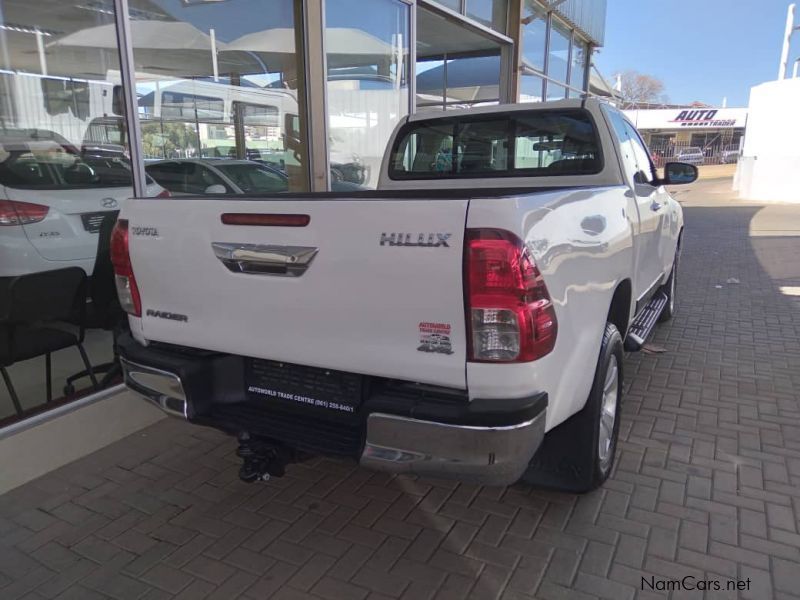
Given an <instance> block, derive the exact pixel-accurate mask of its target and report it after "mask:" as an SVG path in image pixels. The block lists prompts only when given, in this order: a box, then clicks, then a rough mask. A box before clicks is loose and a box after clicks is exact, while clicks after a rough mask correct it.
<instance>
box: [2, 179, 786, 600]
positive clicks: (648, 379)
mask: <svg viewBox="0 0 800 600" xmlns="http://www.w3.org/2000/svg"><path fill="white" fill-rule="evenodd" d="M729 185H730V182H729V180H724V181H719V180H715V181H705V182H702V183H699V184H696V185H695V186H694V187H693V189H691V190H681V192H680V193H679V194H678V196H677V197H678V198H680V199H681V200H682V201H683V202H684V204H685V207H686V222H687V227H686V235H685V244H684V254H683V261H682V264H681V272H680V279H679V297H680V302H681V304H680V308H679V314H678V316H677V317H676V318H675V320H674V322H673V323H672V324H670V325H667V326H663V327H661V328H660V329H659V330H658V332H657V334H656V336H655V338H654V339H653V340H652V341H651V345H650V350H651V352H652V353H640V354H638V355H635V356H631V357H629V359H628V360H627V362H626V365H625V366H626V369H627V370H626V377H627V386H626V387H628V393H627V397H626V403H625V406H624V409H623V421H622V429H621V437H622V442H621V451H620V453H619V455H618V459H617V464H616V468H615V472H614V474H613V476H612V478H611V479H610V480H609V481H608V482H607V483H606V484H605V486H604V487H603V488H602V489H600V490H598V491H596V492H594V493H591V494H587V495H585V496H580V497H578V496H574V495H569V494H556V493H550V492H544V491H538V490H534V489H530V488H527V487H522V486H515V487H511V488H508V489H497V488H479V487H476V486H471V485H464V484H458V483H455V482H450V481H439V480H424V479H416V478H414V477H389V476H386V475H383V474H377V473H372V472H369V471H366V470H363V469H359V468H356V467H355V466H353V465H351V464H347V463H344V462H338V461H330V460H315V461H313V462H311V463H306V464H304V465H298V466H294V467H292V468H291V469H290V471H289V473H288V475H287V476H286V477H284V478H282V479H278V480H273V481H271V482H269V483H266V484H255V485H245V484H242V483H240V482H239V481H238V479H237V474H236V471H237V460H236V458H235V456H234V454H233V452H234V444H233V443H232V442H231V440H228V439H226V438H224V437H223V436H221V435H218V434H217V433H215V432H213V431H209V430H204V429H200V428H196V427H192V426H189V425H186V424H184V423H181V422H179V421H176V420H172V419H169V420H165V421H161V422H159V423H157V424H156V425H154V426H152V427H150V428H148V429H146V430H143V431H141V432H140V433H138V434H136V435H133V436H130V437H128V438H126V439H123V440H121V441H120V442H117V443H115V444H113V445H112V446H109V447H107V448H105V449H103V450H101V451H99V452H97V453H95V454H93V455H90V456H88V457H86V458H84V459H82V460H79V461H77V462H75V463H72V464H70V465H68V466H66V467H63V468H61V469H58V470H57V471H54V472H53V473H51V474H50V475H48V476H46V477H43V478H41V479H39V480H36V481H34V482H32V483H30V484H27V485H25V486H23V487H21V488H17V489H16V490H14V491H12V492H10V493H8V494H6V495H4V496H0V597H2V598H3V600H12V599H14V598H26V599H37V600H38V599H41V598H59V599H68V598H69V599H74V600H93V599H96V598H108V597H110V598H117V599H121V600H123V599H124V600H127V599H131V600H133V599H146V600H157V599H162V598H163V599H166V598H182V599H189V600H199V599H201V598H215V599H218V598H237V597H243V598H251V599H254V600H256V599H257V600H262V599H266V598H275V599H299V598H326V599H343V600H351V599H362V598H367V597H368V598H373V599H378V598H398V597H400V598H408V599H411V600H418V599H423V598H431V597H437V598H454V599H461V598H466V597H474V598H481V599H483V598H496V597H502V598H508V599H522V598H531V597H536V598H570V599H582V598H592V597H603V598H609V599H614V600H617V599H624V598H634V597H637V598H665V597H667V595H668V593H667V592H664V591H651V588H650V587H649V586H653V587H654V588H655V589H656V590H663V589H673V590H675V589H676V588H675V587H674V586H675V585H676V584H675V583H671V582H670V580H676V579H677V580H680V581H681V583H682V584H685V585H692V582H694V585H695V586H697V585H698V583H700V582H701V580H710V582H711V583H710V585H711V584H713V583H714V582H717V583H719V584H720V586H721V587H722V591H719V592H717V591H711V592H707V593H706V595H705V597H706V598H714V599H717V598H728V597H735V595H736V593H735V592H732V591H725V589H726V586H727V584H728V582H729V581H730V580H733V581H734V585H735V584H736V581H735V580H739V581H740V583H739V585H740V586H742V587H745V586H749V591H743V592H741V596H742V597H745V598H755V599H763V598H770V597H773V598H800V533H799V529H798V527H800V522H799V521H798V516H800V398H799V397H798V393H797V392H796V391H795V390H796V389H798V388H800V335H798V334H800V207H790V206H789V207H785V206H778V205H771V206H764V205H747V204H746V203H742V202H737V201H732V200H730V194H728V193H725V190H726V188H729ZM43 451H46V449H43ZM687 576H688V577H687ZM684 578H686V579H684ZM748 581H749V583H747V582H748ZM670 585H672V586H673V587H671V588H670V587H669V586H670ZM700 585H701V587H702V583H701V584H700ZM711 589H712V590H713V587H712V588H711ZM740 589H741V588H740ZM672 597H673V598H698V599H699V598H703V597H704V596H703V592H701V591H692V592H686V591H673V592H672Z"/></svg>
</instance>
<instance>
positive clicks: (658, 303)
mask: <svg viewBox="0 0 800 600" xmlns="http://www.w3.org/2000/svg"><path fill="white" fill-rule="evenodd" d="M545 142H546V144H545ZM545 146H546V147H545ZM443 148H452V155H453V159H452V160H450V161H438V160H435V157H436V156H437V154H438V153H439V150H441V149H443ZM537 148H538V149H537ZM509 149H513V150H511V151H514V152H515V153H516V155H517V158H518V160H508V157H507V156H506V153H508V152H509ZM554 156H557V157H560V158H558V159H556V160H553V157H554ZM664 172H665V174H664V177H663V178H658V177H657V175H656V171H655V167H654V165H653V164H652V161H651V160H650V157H649V153H648V151H647V148H646V146H645V144H644V143H643V142H642V141H641V138H640V137H639V135H638V133H637V132H636V130H635V128H634V127H633V125H631V123H630V122H629V121H627V120H626V118H625V117H624V116H623V114H622V113H621V112H619V111H618V110H616V109H615V108H613V107H611V106H610V105H607V104H604V103H601V102H599V101H596V100H593V99H584V100H566V101H565V100H561V101H559V102H553V103H547V102H545V103H540V104H519V105H506V106H487V107H481V108H474V109H468V110H454V111H448V112H447V113H446V114H444V115H443V116H438V115H431V114H430V113H423V114H417V115H411V116H407V117H405V118H403V119H402V121H401V123H400V124H399V126H398V127H397V129H396V130H395V132H394V134H393V136H392V138H391V140H390V142H389V145H388V148H387V151H386V154H385V156H384V160H383V163H382V168H381V172H380V177H379V182H378V191H371V190H370V191H351V192H345V193H334V194H330V193H321V194H314V193H309V194H295V195H293V196H292V197H291V199H290V201H287V198H285V197H282V196H280V195H274V196H261V197H258V198H257V199H251V198H247V197H245V198H240V197H236V196H231V197H220V198H190V197H185V196H184V197H177V198H175V199H174V201H171V202H151V201H148V200H138V199H133V200H131V201H129V202H127V203H126V204H125V206H124V207H123V210H122V214H121V215H120V217H121V218H120V220H119V221H118V223H117V228H116V230H115V234H114V237H113V242H112V253H113V255H114V257H115V261H116V262H115V269H116V273H117V281H118V286H119V288H118V289H119V295H120V300H121V303H122V305H123V306H124V307H125V309H126V310H127V312H128V313H129V315H130V324H131V328H130V329H131V334H130V335H125V336H122V337H120V340H119V350H120V353H121V356H122V365H123V369H124V373H125V383H126V385H127V386H128V387H129V388H130V389H131V390H133V391H134V392H137V393H138V394H141V395H142V396H143V397H145V398H146V399H148V400H149V401H151V402H153V403H154V404H156V405H158V406H159V407H161V408H162V409H164V410H165V411H166V412H167V413H169V414H171V415H173V416H178V417H180V418H182V419H187V420H189V421H190V422H192V423H196V424H201V425H206V426H210V427H214V428H217V429H220V430H222V431H225V432H228V433H231V434H234V435H236V436H237V437H238V440H239V444H240V448H239V452H238V454H239V456H240V457H242V458H243V461H244V462H243V465H242V467H241V470H240V473H239V475H240V477H241V478H242V479H243V480H245V481H254V480H258V479H265V478H269V477H270V476H280V475H282V474H283V473H284V470H285V468H286V466H287V465H288V464H289V463H291V462H292V461H294V460H300V459H301V458H302V457H303V456H306V455H307V453H315V454H323V455H334V456H344V457H349V458H351V459H353V460H357V461H359V462H360V464H362V465H363V466H366V467H369V468H373V469H378V470H382V471H387V472H392V473H398V472H412V473H418V474H424V475H433V476H442V477H456V478H460V479H463V480H468V481H472V482H477V483H481V484H488V485H507V484H510V483H513V482H515V481H518V480H520V479H522V480H523V481H526V482H531V483H535V484H538V485H547V486H551V487H556V488H559V489H563V490H572V491H586V490H589V489H592V488H595V487H597V486H599V485H600V484H602V482H603V481H604V480H605V479H606V478H607V477H608V475H609V473H610V471H611V469H612V466H613V462H614V454H615V450H616V445H617V437H618V433H619V427H620V400H621V395H622V390H623V377H622V372H623V369H622V361H623V347H625V348H627V349H628V350H630V351H636V350H638V349H640V348H641V347H642V346H643V344H644V343H645V340H647V339H648V336H649V335H650V334H651V332H652V331H653V328H654V326H655V324H656V322H657V321H666V320H668V319H670V318H671V317H672V315H673V314H674V312H675V310H676V297H677V296H676V293H677V290H676V286H675V282H676V272H677V268H678V264H679V263H678V260H677V258H678V255H679V252H680V246H681V244H680V241H681V234H682V231H683V216H682V211H681V207H680V205H679V204H678V203H677V202H676V201H675V200H674V199H673V198H672V197H671V196H670V195H669V193H668V192H667V190H666V188H665V185H664V184H678V183H690V182H691V181H693V180H694V179H695V178H696V177H697V168H696V167H695V166H693V165H689V164H685V163H667V164H666V165H665V168H664ZM620 208H622V210H621V209H620ZM147 228H150V229H155V230H157V231H158V236H157V237H156V236H153V235H151V234H150V233H149V230H148V229H147Z"/></svg>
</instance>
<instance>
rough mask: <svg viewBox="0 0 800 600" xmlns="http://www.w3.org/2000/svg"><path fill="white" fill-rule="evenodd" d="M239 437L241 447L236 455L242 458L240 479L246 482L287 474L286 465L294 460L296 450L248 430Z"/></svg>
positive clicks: (267, 479)
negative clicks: (254, 434) (253, 434)
mask: <svg viewBox="0 0 800 600" xmlns="http://www.w3.org/2000/svg"><path fill="white" fill-rule="evenodd" d="M237 438H238V440H239V448H238V449H237V450H236V455H237V456H238V457H239V458H241V459H242V467H241V468H240V469H239V479H241V480H242V481H244V482H245V483H253V482H254V481H269V480H270V478H271V477H283V475H285V474H286V465H288V464H289V463H290V462H294V459H295V452H294V450H292V449H291V448H289V447H287V446H284V445H283V444H281V443H279V442H276V441H275V440H272V439H269V438H260V437H254V436H251V435H250V434H249V433H247V432H242V433H240V434H239V435H238V436H237Z"/></svg>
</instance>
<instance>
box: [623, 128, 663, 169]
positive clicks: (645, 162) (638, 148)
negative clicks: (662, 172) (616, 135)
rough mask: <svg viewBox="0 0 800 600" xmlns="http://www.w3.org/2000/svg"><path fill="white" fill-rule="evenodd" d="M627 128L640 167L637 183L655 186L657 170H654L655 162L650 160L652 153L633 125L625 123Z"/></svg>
mask: <svg viewBox="0 0 800 600" xmlns="http://www.w3.org/2000/svg"><path fill="white" fill-rule="evenodd" d="M625 128H626V129H627V130H628V137H630V139H631V143H632V144H633V154H634V156H635V157H636V164H637V165H638V167H639V168H638V171H637V173H636V183H649V184H650V185H655V180H656V177H655V169H654V168H653V162H652V161H651V160H650V151H649V150H648V149H647V146H645V143H644V142H643V141H642V138H641V137H639V132H638V131H636V129H635V128H634V127H633V125H631V124H630V123H628V122H627V121H625Z"/></svg>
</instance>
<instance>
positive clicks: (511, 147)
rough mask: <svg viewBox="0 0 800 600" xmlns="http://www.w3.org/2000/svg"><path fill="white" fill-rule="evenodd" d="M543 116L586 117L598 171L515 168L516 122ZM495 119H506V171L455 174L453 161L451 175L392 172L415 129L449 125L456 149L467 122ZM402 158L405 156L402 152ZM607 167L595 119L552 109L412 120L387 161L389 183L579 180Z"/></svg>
mask: <svg viewBox="0 0 800 600" xmlns="http://www.w3.org/2000/svg"><path fill="white" fill-rule="evenodd" d="M543 113H545V114H546V113H556V114H559V113H560V114H565V115H570V114H572V115H581V116H584V117H586V121H587V122H588V123H589V124H590V125H591V126H592V129H593V131H594V133H595V137H596V139H597V165H598V167H597V169H596V170H594V171H592V172H587V173H563V174H555V173H548V174H541V173H539V171H541V168H538V167H535V168H525V169H517V168H516V165H515V160H516V150H515V148H516V139H517V122H518V121H519V120H520V119H525V118H530V117H535V116H537V115H541V114H543ZM498 120H507V121H508V126H507V135H508V138H507V139H506V141H507V143H508V153H507V158H506V161H507V165H508V166H507V168H506V170H504V171H480V172H467V173H457V172H455V161H453V166H452V168H451V171H450V172H447V173H442V172H435V171H430V172H422V173H412V172H409V171H398V170H397V169H395V164H396V160H395V159H396V157H397V156H398V153H399V151H400V144H401V143H402V142H405V140H406V139H407V138H408V136H409V135H411V134H412V133H413V131H414V130H415V129H418V128H420V127H425V126H430V125H436V124H439V125H447V124H452V126H453V147H455V146H456V145H457V144H458V142H459V131H460V127H461V125H462V124H463V123H464V122H465V121H467V122H470V123H474V122H481V121H498ZM404 155H405V153H404ZM605 167H606V162H605V154H604V152H603V140H602V136H601V135H600V128H599V126H598V123H597V120H596V119H595V117H594V115H593V114H592V113H591V112H590V111H589V110H587V109H585V108H551V109H545V110H542V109H534V110H520V111H509V112H504V113H486V114H483V115H470V116H445V117H433V118H430V119H421V120H418V121H416V120H415V121H411V122H408V121H407V122H406V123H405V124H404V125H403V126H402V127H401V128H400V129H399V130H398V132H397V135H396V136H395V138H394V140H393V141H392V145H391V151H390V155H389V158H388V160H387V175H388V177H389V179H390V180H391V181H437V180H458V179H482V178H483V179H509V178H524V177H527V178H535V177H582V176H586V175H589V176H591V175H598V174H599V173H602V172H603V170H604V169H605Z"/></svg>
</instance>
